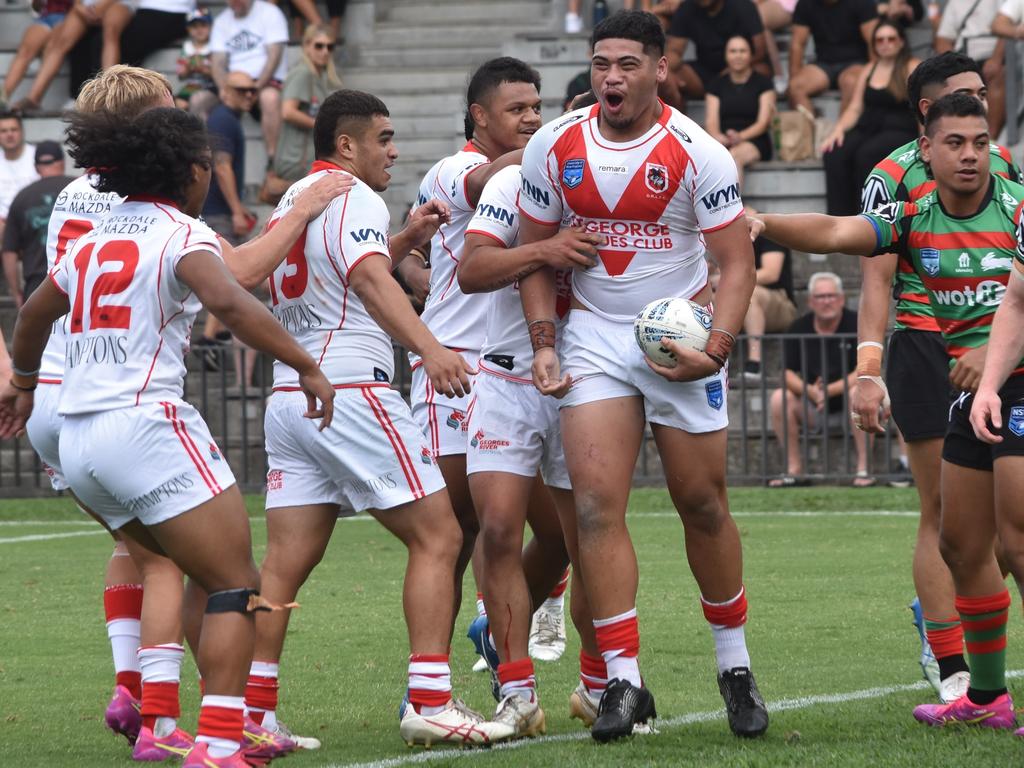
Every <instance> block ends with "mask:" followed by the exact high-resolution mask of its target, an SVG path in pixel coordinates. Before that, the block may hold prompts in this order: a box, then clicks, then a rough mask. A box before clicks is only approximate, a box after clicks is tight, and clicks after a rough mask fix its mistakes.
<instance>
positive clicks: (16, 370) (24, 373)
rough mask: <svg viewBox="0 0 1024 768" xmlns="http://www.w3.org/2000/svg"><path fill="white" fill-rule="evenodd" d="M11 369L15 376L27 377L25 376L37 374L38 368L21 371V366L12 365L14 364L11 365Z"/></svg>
mask: <svg viewBox="0 0 1024 768" xmlns="http://www.w3.org/2000/svg"><path fill="white" fill-rule="evenodd" d="M11 371H12V372H13V373H14V375H15V376H26V377H27V376H38V375H39V369H38V368H36V369H35V370H34V371H23V370H21V368H19V367H18V366H16V365H14V366H11Z"/></svg>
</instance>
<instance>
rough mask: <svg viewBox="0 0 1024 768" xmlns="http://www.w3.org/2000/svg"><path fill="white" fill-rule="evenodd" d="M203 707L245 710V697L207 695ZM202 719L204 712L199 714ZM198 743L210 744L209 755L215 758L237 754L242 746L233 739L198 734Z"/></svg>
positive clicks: (204, 697)
mask: <svg viewBox="0 0 1024 768" xmlns="http://www.w3.org/2000/svg"><path fill="white" fill-rule="evenodd" d="M200 706H201V707H220V708H223V709H237V710H241V711H244V710H245V698H244V697H243V696H215V695H211V694H206V695H205V696H203V702H202V704H201V705H200ZM199 717H200V719H202V711H201V710H200V714H199ZM196 742H197V743H199V742H202V743H204V744H209V745H210V747H209V755H210V757H213V758H219V757H229V756H230V755H233V754H235V752H237V751H238V750H239V749H241V747H242V745H241V743H240V742H237V741H233V740H232V739H222V738H220V737H219V736H206V735H205V734H202V733H200V734H198V735H197V736H196Z"/></svg>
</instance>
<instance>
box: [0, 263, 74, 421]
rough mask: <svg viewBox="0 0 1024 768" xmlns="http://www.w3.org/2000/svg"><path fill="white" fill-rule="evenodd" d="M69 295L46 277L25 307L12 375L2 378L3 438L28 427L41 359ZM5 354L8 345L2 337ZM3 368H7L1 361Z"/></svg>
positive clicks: (0, 418)
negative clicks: (51, 330) (5, 344)
mask: <svg viewBox="0 0 1024 768" xmlns="http://www.w3.org/2000/svg"><path fill="white" fill-rule="evenodd" d="M70 308H71V307H70V305H69V304H68V296H67V294H66V293H64V292H63V291H61V290H60V289H59V288H57V286H56V285H55V284H54V283H53V281H52V280H44V281H43V282H42V283H41V284H40V286H39V287H38V288H37V289H36V290H35V291H33V292H32V295H31V296H29V298H28V301H26V302H25V303H24V305H22V307H21V311H20V312H19V313H18V320H17V322H15V324H14V336H13V338H12V339H11V359H10V369H9V370H8V374H7V375H6V376H4V377H3V379H0V385H2V387H3V389H2V390H0V438H8V437H14V436H15V435H17V434H18V433H20V432H21V431H22V430H23V429H24V428H25V422H26V421H28V417H29V416H30V415H31V414H32V404H33V401H34V396H33V395H34V390H35V388H36V384H37V382H38V381H39V361H40V360H42V357H43V349H44V348H45V347H46V342H47V340H48V339H49V338H50V328H51V327H52V326H53V324H54V323H55V322H56V321H57V320H59V319H60V318H61V317H63V316H64V315H66V314H67V313H68V310H69V309H70ZM0 346H3V347H4V351H3V353H0V354H2V355H3V356H4V357H6V356H7V348H6V346H4V344H3V340H2V337H0ZM0 368H4V366H3V365H2V364H0Z"/></svg>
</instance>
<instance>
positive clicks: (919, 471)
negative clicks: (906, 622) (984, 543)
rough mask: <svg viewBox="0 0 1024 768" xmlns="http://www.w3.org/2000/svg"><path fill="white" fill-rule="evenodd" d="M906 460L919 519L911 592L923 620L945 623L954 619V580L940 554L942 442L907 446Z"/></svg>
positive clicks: (917, 442)
mask: <svg viewBox="0 0 1024 768" xmlns="http://www.w3.org/2000/svg"><path fill="white" fill-rule="evenodd" d="M907 457H908V458H909V459H910V471H911V473H912V474H913V476H914V485H915V487H916V488H917V497H918V500H919V503H920V506H921V519H920V521H919V522H918V525H917V542H916V543H915V545H914V567H913V572H914V588H915V589H916V590H917V596H918V597H919V598H920V600H921V608H922V610H923V611H924V615H925V616H933V617H935V618H942V619H945V618H947V617H949V616H955V615H956V608H955V606H954V604H953V598H954V591H953V577H952V576H951V575H950V573H949V566H947V565H946V563H945V561H943V559H942V554H941V553H940V552H939V523H940V521H941V518H942V505H941V496H940V491H939V488H940V485H939V483H940V479H939V471H940V467H941V465H942V438H935V439H931V440H915V441H914V442H912V443H907Z"/></svg>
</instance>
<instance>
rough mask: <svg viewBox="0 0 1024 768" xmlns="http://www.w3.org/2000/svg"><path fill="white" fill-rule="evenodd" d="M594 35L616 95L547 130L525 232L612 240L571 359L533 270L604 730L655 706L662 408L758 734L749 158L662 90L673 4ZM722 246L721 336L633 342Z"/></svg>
mask: <svg viewBox="0 0 1024 768" xmlns="http://www.w3.org/2000/svg"><path fill="white" fill-rule="evenodd" d="M592 43H593V51H594V53H593V57H592V59H591V84H592V86H593V90H594V94H595V95H596V96H597V98H598V101H599V104H598V105H596V106H594V107H590V108H587V109H584V110H577V111H575V112H572V113H570V114H569V115H566V116H563V117H560V118H558V119H557V120H555V121H553V122H551V123H549V124H547V125H545V126H544V127H543V128H541V129H540V130H539V131H538V132H537V134H536V135H535V136H534V137H533V138H532V139H531V140H530V142H529V144H528V145H527V147H526V152H525V153H524V156H523V165H522V189H521V190H520V194H519V208H520V211H521V213H522V219H521V224H520V242H522V243H532V242H536V241H537V240H541V239H544V238H548V237H551V236H552V235H554V234H555V233H556V232H557V231H558V230H559V228H560V227H562V226H569V227H580V228H582V229H583V230H584V231H586V232H590V233H596V234H600V235H602V236H603V238H604V243H603V245H602V246H600V247H599V249H598V256H599V263H598V264H597V265H596V266H594V267H592V268H591V269H588V270H577V271H575V272H574V273H573V280H572V289H573V299H572V309H571V311H570V313H569V320H568V324H567V326H566V328H565V330H564V332H563V333H564V339H563V340H562V350H561V361H560V360H559V355H557V354H556V352H555V343H556V339H555V335H556V322H555V319H556V286H555V280H554V271H553V270H552V269H551V268H549V267H542V268H541V269H539V270H538V271H536V272H534V273H533V274H531V275H529V276H527V277H525V278H523V280H522V281H521V283H520V294H521V298H522V303H523V308H524V313H525V316H526V320H527V323H528V327H529V331H530V337H531V341H532V346H533V349H534V360H533V379H534V383H535V384H536V385H537V387H538V388H539V389H540V391H541V392H543V393H544V394H555V395H564V399H563V400H562V401H561V411H560V416H561V425H562V436H563V443H564V448H565V457H566V462H567V464H568V469H569V477H570V479H571V481H572V487H573V491H574V494H575V502H576V527H577V534H578V541H579V556H580V566H581V570H582V576H583V580H584V583H585V584H586V592H587V600H588V602H589V604H590V608H591V610H592V611H593V616H594V619H593V623H594V628H595V632H596V636H597V646H598V649H599V650H600V652H601V656H602V658H603V660H604V662H605V663H606V665H607V675H608V678H609V682H608V687H607V688H606V689H605V692H604V694H603V696H602V698H601V702H600V705H599V710H598V717H597V719H596V721H595V722H594V725H593V727H592V730H591V732H592V734H593V736H594V738H595V739H597V740H599V741H607V740H610V739H614V738H618V737H621V736H625V735H628V734H630V733H632V732H633V726H634V725H635V724H636V723H638V722H644V721H646V720H648V719H649V718H651V717H653V716H654V714H655V708H654V698H653V696H652V695H651V694H650V692H649V691H648V690H647V688H646V687H645V686H644V684H643V681H642V679H641V675H640V667H639V663H638V658H637V657H638V653H639V649H640V631H639V625H638V620H637V612H636V593H637V582H638V575H637V561H636V554H635V552H634V550H633V546H632V542H631V541H630V537H629V531H628V529H627V527H626V520H625V517H626V506H627V501H628V498H629V489H630V486H631V481H632V476H633V468H634V466H635V464H636V459H637V455H638V453H639V450H640V441H641V439H642V437H643V430H644V424H645V422H650V424H651V427H652V430H653V432H654V439H655V441H656V443H657V445H658V450H659V453H660V455H661V459H662V463H663V465H664V467H665V477H666V480H667V482H668V488H669V492H670V494H671V496H672V500H673V502H674V503H675V505H676V508H677V509H678V510H679V516H680V518H681V519H682V522H683V527H684V530H685V532H686V553H687V558H688V560H689V564H690V568H691V570H692V571H693V574H694V576H695V577H696V579H697V583H698V586H699V587H700V592H701V604H702V607H703V609H704V615H705V617H706V618H707V620H708V622H709V623H710V624H711V628H712V634H713V636H714V640H715V648H716V652H717V657H718V672H719V675H718V682H719V687H720V690H721V692H722V695H723V697H724V699H725V702H726V708H727V710H728V716H729V724H730V726H731V727H732V729H733V731H734V732H735V733H737V734H739V735H744V736H757V735H760V734H761V733H763V732H764V730H765V729H766V728H767V727H768V715H767V711H766V710H765V707H764V704H763V702H762V700H761V697H760V694H759V693H758V691H757V687H756V685H755V684H754V679H753V676H752V675H751V672H750V658H749V655H748V653H747V648H746V641H745V637H744V624H745V622H746V618H747V598H746V593H745V591H744V588H743V577H742V559H743V557H742V550H741V546H740V539H739V533H738V531H737V529H736V525H735V523H734V522H733V520H732V518H731V516H730V515H729V509H728V501H727V499H726V490H725V466H726V425H727V422H728V418H727V414H726V409H725V396H726V391H725V371H724V370H723V369H724V367H725V366H726V362H727V358H728V355H729V352H730V350H731V348H732V344H733V342H734V340H735V336H734V334H736V333H739V330H740V327H741V326H742V322H743V316H744V314H745V313H746V310H747V306H748V304H749V302H750V296H751V293H752V292H753V288H754V255H753V250H752V248H751V247H750V244H749V238H748V237H747V233H746V226H745V224H744V223H743V219H742V210H743V205H742V202H741V201H740V195H739V186H738V183H737V178H736V165H735V163H733V161H732V158H731V157H730V156H729V153H728V152H727V151H726V150H725V149H724V148H723V147H722V146H721V145H720V144H719V143H718V142H716V141H715V140H714V139H712V138H711V137H710V136H708V134H707V133H705V132H704V130H702V129H701V128H700V127H699V126H698V125H696V124H695V123H694V122H693V121H691V120H689V119H688V118H686V117H684V116H683V115H681V114H680V113H679V112H677V111H676V110H674V109H671V108H670V107H667V106H665V105H664V104H663V103H662V102H661V101H659V100H658V97H657V89H658V84H659V83H660V82H662V81H663V80H664V79H665V77H666V75H667V65H666V63H665V58H664V55H663V53H664V43H665V38H664V33H663V32H662V30H661V26H660V24H659V23H658V20H657V18H656V17H654V16H653V15H651V14H647V13H642V12H632V11H628V12H621V13H617V14H615V15H614V16H611V17H609V18H608V19H606V20H605V21H603V22H602V23H601V24H599V25H598V26H597V27H595V29H594V33H593V38H592ZM706 250H710V251H711V252H712V253H713V254H714V256H715V258H716V259H717V261H718V262H719V263H720V265H721V269H722V278H721V283H720V290H719V296H720V297H721V301H720V303H719V305H718V307H717V312H716V313H715V321H714V327H713V328H712V331H711V337H710V340H709V341H708V345H707V349H706V351H704V352H695V351H693V350H685V349H682V348H680V347H679V346H678V345H675V344H672V345H670V346H671V349H672V350H673V351H674V352H675V354H676V356H677V357H678V359H679V363H678V364H677V365H676V367H675V368H660V367H652V366H651V365H650V363H649V361H647V360H645V358H644V357H643V355H642V354H641V353H640V351H639V350H638V349H637V347H636V344H635V342H634V340H633V319H634V318H635V317H636V315H637V313H638V312H639V311H640V310H641V309H643V307H644V306H646V305H647V304H648V303H649V302H651V301H653V300H655V299H660V298H665V296H666V294H669V295H673V296H679V297H683V298H687V299H692V300H693V301H696V302H698V303H701V304H709V303H710V301H711V288H710V286H709V285H708V272H707V266H706V262H705V258H704V256H705V251H706ZM563 372H564V374H565V375H564V376H563Z"/></svg>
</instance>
